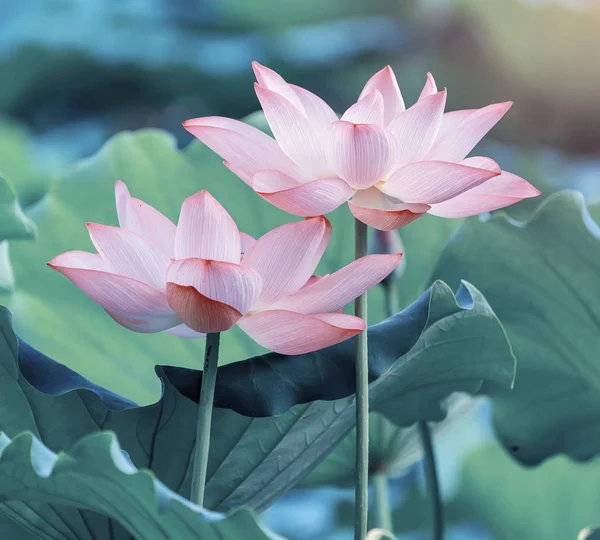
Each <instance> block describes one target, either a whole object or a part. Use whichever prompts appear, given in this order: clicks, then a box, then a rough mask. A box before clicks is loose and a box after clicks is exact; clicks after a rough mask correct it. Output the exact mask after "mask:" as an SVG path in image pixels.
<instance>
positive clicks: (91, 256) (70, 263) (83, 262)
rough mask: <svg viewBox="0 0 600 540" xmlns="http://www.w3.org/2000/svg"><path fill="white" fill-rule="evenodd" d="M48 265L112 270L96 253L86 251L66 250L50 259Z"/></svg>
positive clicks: (104, 270) (102, 270)
mask: <svg viewBox="0 0 600 540" xmlns="http://www.w3.org/2000/svg"><path fill="white" fill-rule="evenodd" d="M48 265H49V266H51V267H52V268H54V267H55V266H61V267H66V268H80V269H82V270H100V271H101V272H112V271H113V269H112V266H111V265H110V264H109V263H107V262H106V261H105V260H104V259H103V258H102V257H101V256H100V255H98V254H97V253H88V252H87V251H67V252H66V253H61V254H60V255H57V256H56V257H54V259H52V260H51V261H50V262H49V263H48Z"/></svg>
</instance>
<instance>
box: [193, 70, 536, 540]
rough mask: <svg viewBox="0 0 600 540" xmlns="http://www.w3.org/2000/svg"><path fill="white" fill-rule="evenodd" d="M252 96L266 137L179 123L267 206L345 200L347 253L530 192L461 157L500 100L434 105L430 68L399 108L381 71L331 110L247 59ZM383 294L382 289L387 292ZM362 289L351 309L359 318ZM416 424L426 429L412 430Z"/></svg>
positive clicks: (222, 126)
mask: <svg viewBox="0 0 600 540" xmlns="http://www.w3.org/2000/svg"><path fill="white" fill-rule="evenodd" d="M253 68H254V73H255V75H256V79H257V82H256V83H255V85H254V87H255V90H256V95H257V97H258V100H259V102H260V104H261V106H262V109H263V111H264V113H265V116H266V118H267V121H268V123H269V126H270V128H271V131H272V132H273V135H274V138H272V137H270V136H268V135H267V134H265V133H263V132H261V131H260V130H258V129H255V128H253V127H251V126H248V125H247V124H244V123H242V122H239V121H237V120H231V119H229V118H222V117H215V116H211V117H204V118H194V119H192V120H188V121H186V122H184V124H183V125H184V127H185V128H186V129H187V130H188V131H190V132H191V133H192V134H193V135H195V136H196V137H197V138H198V139H200V140H201V141H202V142H203V143H204V144H206V145H207V146H208V147H210V148H211V149H212V150H214V151H215V152H216V153H217V154H219V155H220V156H221V157H222V158H223V159H224V160H225V165H226V166H227V167H228V168H229V169H230V170H231V171H232V172H233V173H234V174H236V175H237V176H238V177H239V178H241V179H242V180H243V181H244V182H246V183H247V184H248V185H249V186H250V187H251V188H252V189H254V191H256V193H258V194H259V195H260V196H261V197H262V198H264V199H266V200H267V201H269V202H270V203H272V204H273V205H275V206H277V207H278V208H281V209H282V210H285V211H286V212H289V213H291V214H295V215H299V216H316V215H320V214H326V213H328V212H330V211H332V210H334V209H335V208H337V207H338V206H340V205H342V204H343V203H345V202H348V206H349V208H350V211H351V212H352V214H353V216H354V217H355V218H356V222H355V223H356V224H355V253H356V258H357V259H360V258H362V257H363V256H364V255H365V254H366V253H367V229H366V226H367V225H370V226H372V227H374V228H375V229H378V230H382V231H393V230H395V229H398V228H400V227H403V226H405V225H407V224H409V223H411V222H412V221H414V220H415V219H417V218H419V217H420V216H422V215H423V214H425V213H430V214H434V215H437V216H440V217H447V218H457V217H467V216H473V215H476V214H480V213H482V212H488V211H491V210H496V209H498V208H503V207H505V206H509V205H511V204H513V203H516V202H518V201H520V200H522V199H524V198H527V197H535V196H536V195H539V191H538V190H537V189H535V188H534V187H533V186H532V185H531V184H529V182H527V181H526V180H524V179H523V178H520V177H518V176H516V175H514V174H511V173H509V172H505V171H503V170H502V169H501V168H500V166H499V165H498V164H497V163H496V162H495V161H494V160H492V159H490V158H488V157H479V156H477V157H467V156H468V155H469V153H470V152H471V151H472V150H473V148H475V146H476V145H477V143H478V142H479V141H480V140H481V139H482V138H483V137H484V136H485V135H486V134H487V132H488V131H489V130H490V129H491V128H492V127H493V126H494V125H495V124H496V123H497V122H498V121H499V120H500V119H501V118H502V117H503V116H504V115H505V114H506V112H507V111H508V110H509V109H510V107H511V105H512V103H510V102H506V103H496V104H493V105H489V106H487V107H483V108H481V109H471V110H459V111H453V112H448V113H445V112H444V109H445V107H446V94H447V92H446V90H442V91H438V89H437V85H436V83H435V80H434V78H433V76H432V75H431V74H428V75H427V78H426V82H425V86H424V87H423V90H422V92H421V94H420V96H419V98H418V100H417V102H416V103H415V104H414V105H412V106H411V107H409V108H408V109H407V108H406V107H405V104H404V99H403V97H402V94H401V92H400V88H399V86H398V82H397V81H396V77H395V75H394V72H393V71H392V68H391V67H389V66H388V67H386V68H384V69H382V70H381V71H379V72H377V73H375V75H373V76H372V77H371V78H370V79H369V81H367V83H366V85H365V87H364V88H363V90H362V92H361V94H360V95H359V97H358V100H357V101H356V103H354V104H353V105H352V106H350V107H349V108H348V109H347V110H346V111H345V112H344V113H343V114H342V116H341V118H338V115H337V114H336V113H335V111H333V109H332V108H331V107H330V106H329V105H327V103H325V102H324V101H323V100H322V99H321V98H319V97H318V96H316V95H315V94H313V93H311V92H309V91H308V90H306V89H304V88H301V87H299V86H295V85H293V84H289V83H287V82H286V81H285V80H284V79H283V78H282V77H281V76H280V75H279V74H277V73H276V72H275V71H273V70H271V69H269V68H267V67H265V66H262V65H260V64H258V63H257V62H254V63H253ZM388 295H389V291H388ZM366 301H367V299H366V295H361V296H359V297H358V298H357V299H356V301H355V308H354V313H355V315H357V316H358V317H360V318H362V319H363V320H366V314H367V304H366ZM356 377H357V379H356V399H357V416H356V426H357V429H356V436H357V453H356V463H357V475H356V514H355V517H356V520H355V539H356V540H363V539H364V537H365V536H366V533H367V508H368V504H367V493H368V490H367V487H368V431H369V430H368V403H369V400H368V383H369V381H368V348H367V336H366V333H364V332H363V333H361V334H359V336H358V338H357V349H356ZM424 427H425V429H427V426H426V425H425V426H424Z"/></svg>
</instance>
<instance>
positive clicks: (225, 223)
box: [175, 190, 241, 263]
mask: <svg viewBox="0 0 600 540" xmlns="http://www.w3.org/2000/svg"><path fill="white" fill-rule="evenodd" d="M240 253H241V242H240V233H239V231H238V228H237V225H236V224H235V221H233V218H232V217H231V216H230V215H229V214H228V213H227V210H225V208H223V207H222V206H221V205H220V204H219V202H218V201H217V200H216V199H215V198H214V197H213V196H212V195H211V194H210V193H209V192H208V191H206V190H202V191H199V192H198V193H196V194H195V195H192V196H191V197H188V198H187V199H186V200H185V201H183V205H182V206H181V214H180V216H179V223H178V225H177V234H176V235H175V258H177V259H190V258H198V259H210V260H213V261H225V262H236V263H238V262H240Z"/></svg>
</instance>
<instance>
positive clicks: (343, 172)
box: [327, 120, 393, 189]
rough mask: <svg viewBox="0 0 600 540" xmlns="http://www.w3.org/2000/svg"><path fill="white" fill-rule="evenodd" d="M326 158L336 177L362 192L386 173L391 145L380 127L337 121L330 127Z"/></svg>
mask: <svg viewBox="0 0 600 540" xmlns="http://www.w3.org/2000/svg"><path fill="white" fill-rule="evenodd" d="M327 154H328V155H327V157H328V160H329V163H330V164H331V166H332V167H333V170H334V171H335V173H336V174H337V175H338V176H339V177H341V178H343V179H344V180H346V182H348V184H350V186H352V187H353V188H355V189H366V188H368V187H370V186H372V185H373V184H375V183H377V182H379V181H380V180H381V179H382V177H383V176H384V175H385V174H386V173H387V171H388V170H389V168H390V166H391V163H392V159H393V145H392V141H391V139H390V138H389V137H388V135H387V133H386V132H385V130H384V129H383V128H382V127H380V126H375V125H369V124H358V125H357V124H352V123H350V122H344V121H342V120H339V121H338V122H334V123H333V124H331V128H330V130H329V140H328V144H327Z"/></svg>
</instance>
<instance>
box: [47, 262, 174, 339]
mask: <svg viewBox="0 0 600 540" xmlns="http://www.w3.org/2000/svg"><path fill="white" fill-rule="evenodd" d="M65 255H66V254H63V255H59V256H58V257H55V258H54V259H53V260H52V261H50V262H49V263H48V265H49V266H50V267H51V268H54V269H55V270H58V271H59V272H60V273H61V274H63V275H64V276H66V277H67V278H69V279H70V280H71V281H72V282H73V283H74V284H75V285H76V286H77V287H79V288H80V289H81V290H82V291H83V292H84V293H85V294H86V295H87V296H88V297H89V298H91V299H92V300H93V301H94V302H96V303H97V304H99V305H100V306H102V307H103V308H104V309H105V310H106V311H107V312H108V313H109V315H110V316H111V317H113V319H115V320H116V321H117V322H118V323H119V324H121V325H123V326H125V327H127V328H129V329H131V330H134V331H136V332H160V331H162V330H166V329H167V328H171V327H173V326H176V325H178V324H180V321H179V319H178V318H177V316H176V315H175V313H174V312H173V311H172V310H171V308H170V307H169V305H168V304H167V300H166V297H165V295H164V293H162V292H161V291H159V290H157V289H155V288H154V287H151V286H150V285H148V284H146V283H142V282H141V281H137V280H135V279H132V278H129V277H125V276H121V275H116V274H110V273H108V272H103V271H99V270H88V269H82V268H71V267H69V266H64V265H67V264H69V261H68V258H67V257H65Z"/></svg>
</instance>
